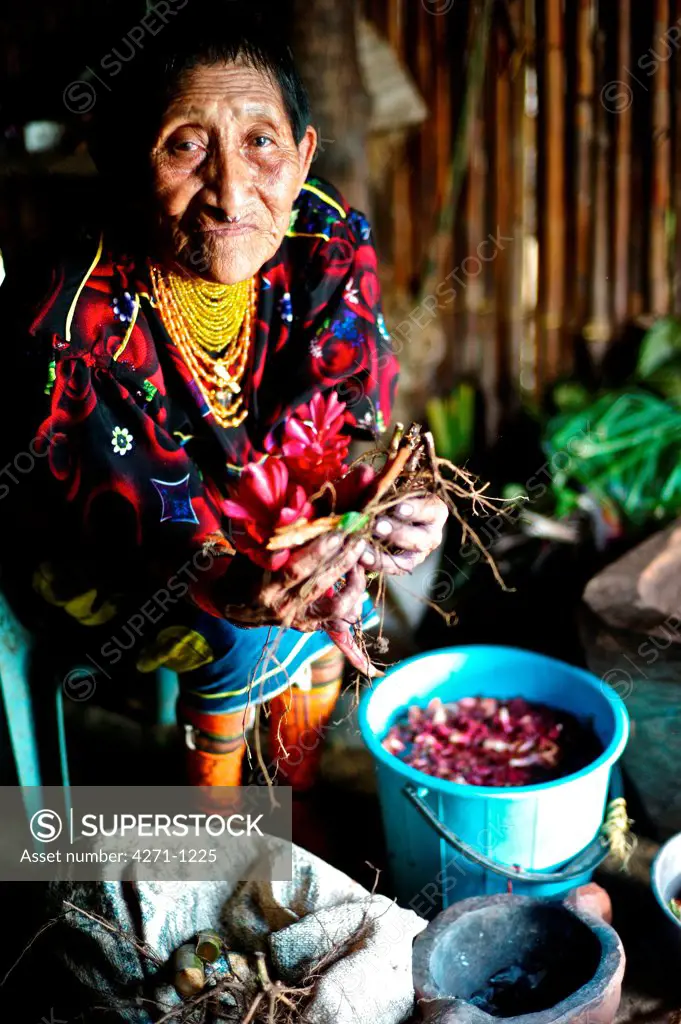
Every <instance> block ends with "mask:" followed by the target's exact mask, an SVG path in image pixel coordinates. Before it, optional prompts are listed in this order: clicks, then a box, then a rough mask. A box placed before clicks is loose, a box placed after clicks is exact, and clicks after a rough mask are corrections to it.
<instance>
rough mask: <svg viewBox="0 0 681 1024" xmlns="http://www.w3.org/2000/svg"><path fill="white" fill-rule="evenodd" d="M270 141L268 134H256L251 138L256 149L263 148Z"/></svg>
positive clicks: (269, 143)
mask: <svg viewBox="0 0 681 1024" xmlns="http://www.w3.org/2000/svg"><path fill="white" fill-rule="evenodd" d="M271 143H272V139H271V138H270V137H269V135H256V136H255V138H254V139H253V145H254V146H257V148H258V149H265V148H266V147H267V146H269V145H271Z"/></svg>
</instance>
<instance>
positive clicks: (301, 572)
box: [225, 536, 377, 676]
mask: <svg viewBox="0 0 681 1024" xmlns="http://www.w3.org/2000/svg"><path fill="white" fill-rule="evenodd" d="M366 549H367V544H366V541H364V540H355V541H350V542H347V541H345V542H344V541H343V539H342V538H341V537H337V536H333V537H322V538H319V539H317V540H313V541H310V542H309V543H308V544H304V545H302V546H301V547H300V548H298V549H297V550H296V551H294V552H293V554H292V555H291V558H290V559H289V561H288V562H287V563H286V566H285V567H284V568H283V569H281V570H280V571H279V572H271V573H264V572H263V571H262V570H258V573H259V575H258V577H257V579H256V580H255V582H254V583H253V584H252V585H251V586H249V587H248V591H249V597H250V599H249V603H248V606H244V605H228V606H227V607H226V608H225V616H226V618H228V619H230V620H231V621H232V622H240V623H243V624H244V625H270V624H271V625H280V626H287V627H291V628H293V629H298V630H300V631H301V632H304V633H309V632H316V631H317V630H322V629H323V630H325V631H326V632H327V633H328V634H329V636H330V637H331V638H332V640H333V641H334V643H335V644H336V645H337V646H338V647H339V648H340V649H341V650H342V651H343V653H344V654H345V655H346V657H347V658H348V660H349V661H350V662H351V664H353V665H354V666H355V668H357V669H359V671H360V672H364V673H365V674H366V675H370V676H372V675H376V674H377V673H376V670H375V669H374V668H373V666H372V665H371V662H370V660H369V659H368V658H367V656H366V655H365V654H364V653H363V652H362V651H361V650H360V649H359V647H358V646H357V644H356V642H355V640H354V637H353V635H352V632H351V627H352V626H354V625H355V623H357V622H359V621H360V620H361V617H362V604H363V598H364V591H365V589H366V573H365V571H364V569H363V568H362V566H361V565H360V564H359V561H360V559H361V557H362V555H363V554H364V552H365V551H366ZM245 568H247V569H250V570H251V571H253V570H255V566H253V565H252V563H249V566H248V567H245Z"/></svg>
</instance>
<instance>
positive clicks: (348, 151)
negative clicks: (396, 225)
mask: <svg viewBox="0 0 681 1024" xmlns="http://www.w3.org/2000/svg"><path fill="white" fill-rule="evenodd" d="M357 11H358V6H357V3H356V0H345V2H344V3H342V4H340V3H337V0H295V5H294V12H295V17H294V27H293V42H294V48H295V52H296V57H297V59H298V63H299V66H300V70H301V74H302V76H303V79H304V80H305V83H306V85H307V87H308V89H309V90H310V96H311V99H312V116H313V121H314V123H315V125H316V127H317V131H318V132H319V134H320V136H321V141H320V147H319V151H318V154H317V157H316V160H315V163H314V164H313V169H314V170H315V172H316V173H317V174H319V175H321V176H323V177H325V178H328V179H329V180H330V181H331V183H332V184H333V185H335V186H336V187H337V188H338V189H340V191H341V192H342V193H343V194H344V196H345V198H346V199H347V200H348V202H350V203H352V204H353V205H354V206H356V207H358V208H359V209H360V210H364V211H367V212H369V168H368V157H367V150H366V131H367V124H368V120H369V114H370V111H369V98H368V96H367V93H366V90H365V88H364V84H363V82H362V77H361V73H360V67H359V60H358V56H357V37H356V17H357Z"/></svg>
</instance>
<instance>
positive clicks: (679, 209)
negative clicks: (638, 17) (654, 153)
mask: <svg viewBox="0 0 681 1024" xmlns="http://www.w3.org/2000/svg"><path fill="white" fill-rule="evenodd" d="M675 18H676V24H677V25H681V0H676V3H675ZM674 90H675V100H676V104H675V106H676V117H675V122H676V123H675V125H674V200H673V204H674V214H675V238H674V266H673V273H674V313H675V315H676V316H681V53H680V52H679V51H678V50H677V51H676V54H675V56H674Z"/></svg>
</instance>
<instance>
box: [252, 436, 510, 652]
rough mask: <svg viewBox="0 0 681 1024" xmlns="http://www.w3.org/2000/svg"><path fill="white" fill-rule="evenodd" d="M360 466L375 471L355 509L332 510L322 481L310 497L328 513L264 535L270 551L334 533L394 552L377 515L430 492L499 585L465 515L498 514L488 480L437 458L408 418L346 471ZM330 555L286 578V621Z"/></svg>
mask: <svg viewBox="0 0 681 1024" xmlns="http://www.w3.org/2000/svg"><path fill="white" fill-rule="evenodd" d="M362 466H369V467H371V468H372V469H373V470H374V472H375V476H374V477H373V479H372V480H371V483H370V484H369V485H368V486H367V488H366V489H365V492H364V494H363V501H362V503H361V506H360V507H359V508H358V509H356V510H353V511H350V512H337V511H336V510H335V509H336V505H337V495H336V488H335V486H334V484H332V483H326V484H324V486H323V488H322V489H321V491H320V492H319V493H318V494H317V495H315V500H316V504H317V505H321V506H323V505H325V504H326V505H327V507H328V508H329V509H330V511H329V513H328V514H327V515H322V516H320V517H319V518H317V519H314V520H312V521H300V522H297V523H292V524H291V525H290V526H286V527H282V528H280V529H279V530H277V531H276V533H275V534H274V536H273V537H272V538H271V539H270V541H269V544H268V550H269V551H272V552H276V551H281V550H285V549H295V548H297V547H300V546H301V545H303V544H305V543H307V542H309V541H311V540H315V539H318V538H321V537H324V536H331V535H332V534H336V535H340V536H341V538H342V539H343V541H345V542H348V541H351V540H357V539H366V540H367V541H369V540H370V541H371V544H372V546H373V547H374V548H378V549H379V550H381V551H383V552H385V553H386V554H388V555H393V556H394V555H396V554H399V552H397V551H395V550H394V549H393V548H392V547H391V545H390V543H389V540H383V539H381V538H380V537H379V536H378V535H377V534H376V531H375V527H376V523H377V521H378V519H379V518H381V517H382V516H385V515H386V514H390V512H391V511H394V509H395V508H396V507H397V506H398V505H399V504H401V503H406V502H408V501H409V500H410V499H414V498H424V497H428V496H433V495H434V496H437V497H439V498H441V499H442V501H444V503H445V504H446V505H447V508H448V509H449V511H450V513H451V515H452V516H453V517H454V519H455V520H456V521H457V523H458V524H459V527H460V529H461V533H462V538H461V543H462V544H465V543H467V542H468V543H472V544H474V545H476V546H477V547H478V548H479V550H480V551H481V553H482V555H483V557H484V559H485V560H486V561H487V562H488V564H489V566H490V568H491V570H492V572H493V573H494V575H495V577H496V579H497V580H498V582H499V583H500V585H501V586H502V587H503V585H504V584H503V581H502V579H501V577H500V576H499V573H498V571H497V568H496V565H495V563H494V560H493V559H492V556H491V555H490V553H489V551H488V550H487V548H486V546H485V544H484V543H483V542H482V541H481V539H480V538H479V536H478V534H477V533H476V531H475V529H474V528H473V526H472V525H471V523H470V522H469V520H468V519H467V518H466V515H467V514H472V515H473V516H480V515H483V516H486V515H491V514H492V513H494V514H498V513H499V505H500V504H502V503H503V502H502V500H501V499H495V498H490V497H488V496H487V494H486V492H487V490H488V487H489V484H481V483H480V482H479V481H478V480H477V478H476V477H475V476H473V474H472V473H470V472H468V471H467V470H466V469H462V468H461V467H459V466H456V465H454V464H453V463H452V462H449V461H448V460H447V459H441V458H439V457H438V456H437V454H436V452H435V446H434V443H433V437H432V435H431V434H430V433H429V432H428V431H424V430H423V428H422V427H421V426H419V425H418V424H416V423H413V424H412V425H411V426H410V427H409V428H408V429H407V430H406V431H405V429H404V427H403V426H402V424H398V425H397V426H396V428H395V431H394V433H393V436H392V439H391V441H390V444H389V446H388V448H387V450H386V449H373V450H371V451H369V452H366V453H365V454H363V455H362V456H361V457H360V458H359V459H357V460H356V461H355V462H354V463H353V464H352V465H351V466H350V468H349V474H348V475H350V474H352V473H353V472H354V471H357V470H359V469H361V467H362ZM502 514H503V512H502ZM336 557H337V555H334V556H329V558H328V560H327V561H324V560H322V561H321V562H320V564H319V566H318V568H317V570H316V572H315V573H314V574H313V575H312V576H311V577H310V578H309V579H308V580H307V581H306V582H305V584H303V585H302V586H297V585H296V584H293V583H292V584H291V590H292V593H291V601H290V602H289V604H288V605H287V608H288V614H289V615H290V618H291V621H293V620H294V619H295V618H297V617H299V616H302V615H303V613H304V609H305V606H306V604H307V602H308V601H309V599H310V595H311V594H312V593H313V592H314V591H315V588H316V586H317V581H318V580H319V578H320V576H321V575H322V574H323V573H325V572H326V571H327V570H328V569H329V567H330V566H331V565H332V564H333V559H334V558H336ZM375 576H377V577H378V594H377V598H378V600H377V603H378V605H379V610H380V609H381V608H382V604H383V597H384V594H385V579H384V578H383V577H382V576H381V575H380V574H375ZM294 591H295V592H294ZM427 603H429V604H431V605H432V607H433V608H435V609H436V610H437V611H438V612H440V614H442V615H443V616H444V617H445V618H446V619H447V620H448V621H450V620H451V619H452V617H453V614H452V613H451V612H446V611H444V610H443V609H442V608H441V607H440V606H439V605H437V604H435V603H434V602H430V601H428V602H427ZM256 614H257V613H256ZM380 637H381V634H380V632H379V641H378V650H379V651H380V650H381V643H380ZM354 639H355V642H356V643H358V644H360V645H363V647H364V649H365V650H366V641H365V640H364V638H363V637H362V636H361V633H360V632H359V631H357V630H355V637H354Z"/></svg>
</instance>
